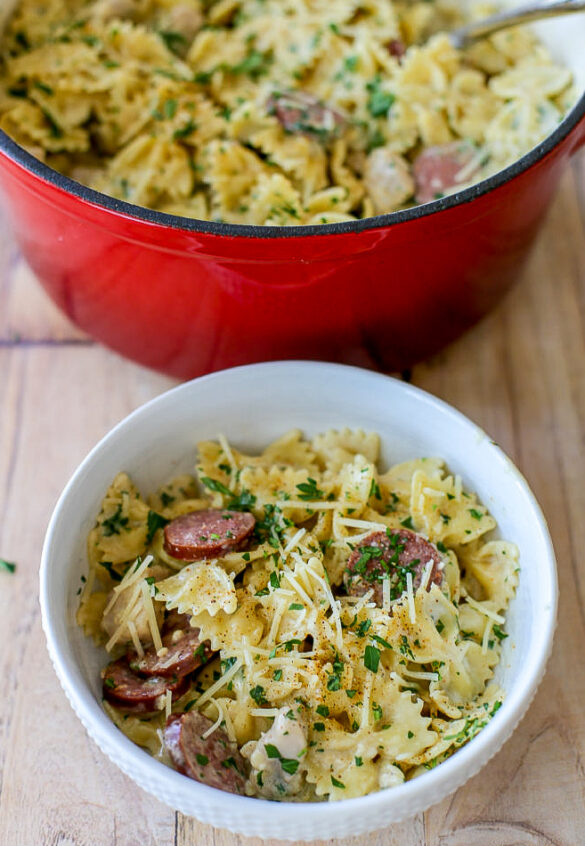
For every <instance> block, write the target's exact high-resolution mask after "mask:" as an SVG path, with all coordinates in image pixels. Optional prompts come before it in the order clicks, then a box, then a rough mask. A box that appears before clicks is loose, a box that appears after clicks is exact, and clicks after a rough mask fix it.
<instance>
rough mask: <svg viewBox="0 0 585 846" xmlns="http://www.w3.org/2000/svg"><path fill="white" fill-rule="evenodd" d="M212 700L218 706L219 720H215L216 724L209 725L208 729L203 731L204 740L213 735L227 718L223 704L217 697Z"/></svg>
mask: <svg viewBox="0 0 585 846" xmlns="http://www.w3.org/2000/svg"><path fill="white" fill-rule="evenodd" d="M211 701H212V702H213V704H214V705H215V707H216V708H217V720H216V721H215V722H214V724H213V725H212V726H209V728H208V729H207V731H204V732H203V734H202V735H201V737H202V739H203V740H207V738H208V737H210V735H212V734H213V732H214V731H215V730H216V729H218V728H219V727H220V725H221V724H222V722H223V721H224V719H225V716H224V711H223V708H222V707H221V705H220V703H219V702H218V701H217V699H212V700H211Z"/></svg>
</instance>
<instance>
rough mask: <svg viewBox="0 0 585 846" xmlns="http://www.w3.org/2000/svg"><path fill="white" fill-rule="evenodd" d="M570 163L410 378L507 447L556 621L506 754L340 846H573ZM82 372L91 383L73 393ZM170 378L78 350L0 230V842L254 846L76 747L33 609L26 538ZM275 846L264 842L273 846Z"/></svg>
mask: <svg viewBox="0 0 585 846" xmlns="http://www.w3.org/2000/svg"><path fill="white" fill-rule="evenodd" d="M584 221H585V159H584V158H583V157H580V158H578V159H577V160H576V161H575V163H574V165H573V169H572V171H570V172H569V173H568V174H567V176H566V178H565V179H564V181H563V184H562V188H561V190H560V192H559V195H558V196H557V198H556V201H555V203H554V206H553V208H552V209H551V213H550V216H549V218H548V220H547V222H546V225H545V227H544V230H543V232H542V235H541V238H540V239H539V242H538V244H537V247H536V249H535V251H534V253H533V256H532V258H531V260H530V262H529V265H528V266H527V268H526V269H525V271H524V273H523V275H522V278H521V279H520V280H519V284H518V286H517V287H516V288H515V289H514V290H513V291H512V292H511V294H510V295H509V296H508V297H507V299H506V300H505V302H504V303H503V304H502V305H501V306H500V307H499V308H498V309H497V310H496V311H495V312H494V313H493V314H491V315H490V316H489V317H488V318H487V319H486V320H484V322H483V323H482V324H481V325H479V326H478V327H476V329H475V330H473V331H472V332H470V333H468V334H467V335H466V336H465V337H464V338H462V339H461V340H460V341H458V342H457V343H455V344H453V345H452V346H451V347H450V348H449V349H447V350H445V351H444V352H442V353H441V354H440V355H438V356H436V357H435V358H434V359H433V360H431V361H429V362H426V363H424V364H421V365H419V366H417V367H416V368H414V370H413V373H412V381H413V382H414V383H415V384H416V385H419V386H420V387H423V388H425V389H427V390H430V391H432V392H433V393H435V394H436V395H438V396H440V397H442V398H443V399H445V400H447V401H448V402H451V403H453V404H454V405H455V406H457V407H458V408H459V409H461V411H463V412H464V413H465V414H467V415H469V416H470V417H471V418H472V419H473V420H475V421H476V422H477V423H478V424H479V425H481V426H482V427H483V428H485V429H486V430H487V431H488V432H489V433H490V435H491V436H492V437H494V439H495V440H496V441H498V443H500V445H501V446H502V447H503V448H504V449H505V450H506V452H508V454H509V455H510V456H511V457H512V459H513V460H514V461H515V462H516V463H517V464H518V466H519V467H520V469H521V470H522V472H523V473H524V474H525V475H526V477H527V479H528V481H529V483H530V485H531V486H532V488H533V490H534V492H535V494H536V496H537V498H538V499H539V501H540V503H541V505H542V507H543V510H544V513H545V515H546V516H547V519H548V521H549V525H550V528H551V533H552V535H553V541H554V544H555V549H556V552H557V556H558V564H559V579H560V586H561V598H560V612H559V626H558V632H557V636H556V642H555V648H554V653H553V657H552V659H551V662H550V664H549V669H548V672H547V674H546V676H545V678H544V679H543V682H542V685H541V687H540V690H539V692H538V694H537V696H536V698H535V700H534V703H533V704H532V706H531V707H530V709H529V712H528V714H527V716H526V717H525V719H524V720H523V722H522V723H521V725H520V726H519V728H518V729H517V731H516V732H515V733H514V735H513V737H512V738H511V740H510V741H509V742H508V743H507V744H506V745H505V746H504V748H503V749H502V750H501V751H500V752H499V753H498V754H497V755H496V756H495V757H494V759H493V760H492V761H491V762H490V763H489V764H488V765H487V766H486V767H485V769H484V770H482V772H481V773H480V774H479V775H477V776H476V777H475V778H474V779H472V780H471V781H470V782H468V783H467V784H466V785H465V786H464V787H463V788H462V789H460V790H459V791H458V792H457V793H456V794H455V795H454V796H453V797H451V798H449V799H447V800H445V801H444V802H442V803H440V804H439V805H437V806H435V807H434V808H432V809H431V810H430V811H428V812H427V813H426V814H424V815H419V816H418V817H415V818H414V819H412V820H409V821H406V822H404V823H401V824H399V825H396V826H392V827H391V828H389V829H388V830H386V831H383V832H378V833H375V834H373V835H370V836H366V837H360V838H356V839H353V840H347V841H344V843H345V844H346V846H358V843H359V844H360V846H581V844H585V835H584V834H583V831H584V830H585V709H584V707H583V703H584V702H585V671H584V664H583V658H582V654H583V647H582V644H583V642H584V641H585V564H584V563H583V554H582V550H583V549H585V520H584V519H583V513H584V511H585V490H584V486H583V479H585V450H584V449H583V441H584V434H585V379H584V378H583V372H584V369H585V227H584ZM88 374H91V378H88ZM171 384H173V383H172V381H171V380H170V379H167V378H165V377H163V376H160V375H157V374H154V373H152V372H149V371H147V370H145V369H143V368H140V367H138V366H136V365H134V364H132V363H129V362H125V361H123V360H122V359H120V358H119V357H118V356H116V355H115V354H113V353H111V352H109V351H107V350H105V349H104V348H102V347H101V346H99V345H97V344H93V343H89V342H87V339H85V337H84V336H83V334H82V333H80V332H79V331H78V330H77V329H75V328H74V327H72V326H71V325H70V324H69V323H68V321H66V320H65V318H63V317H62V316H61V315H60V314H59V313H58V312H57V311H56V310H55V309H54V307H53V306H52V304H51V303H49V302H48V300H47V299H46V297H45V295H44V294H43V293H42V292H41V291H40V289H39V287H38V285H37V283H36V282H35V280H34V279H33V277H32V275H31V274H30V271H28V269H27V268H26V265H25V264H24V263H23V261H22V259H21V258H20V257H19V256H18V253H17V251H16V250H15V248H14V246H13V244H12V241H11V239H10V236H9V235H7V234H6V231H5V230H4V229H3V228H2V229H0V407H1V408H2V414H1V415H0V555H1V556H2V557H4V558H7V559H9V560H12V561H16V562H17V565H18V566H17V571H16V573H15V574H14V575H10V574H8V573H0V584H1V585H2V590H1V591H0V642H1V643H2V644H3V648H2V649H1V650H0V672H1V674H2V678H3V680H4V686H3V694H4V695H3V696H2V698H1V699H0V773H1V793H0V843H1V844H6V846H155V845H156V846H193V844H197V846H212V845H213V846H259V844H260V842H261V841H258V840H249V839H246V838H241V837H238V836H235V835H231V834H229V833H227V832H224V831H219V830H216V829H213V828H211V827H209V826H202V825H201V824H199V823H198V822H197V821H195V820H193V819H189V818H186V817H183V816H182V815H181V814H175V813H174V812H173V811H172V810H170V809H168V808H167V807H166V806H164V805H162V804H160V803H158V802H157V801H156V800H153V799H152V798H151V797H150V796H148V795H147V794H145V793H143V792H142V791H141V790H140V789H139V788H138V787H136V786H135V785H134V784H133V782H131V781H130V780H129V779H128V778H126V776H124V775H123V774H122V773H121V772H120V771H119V770H118V769H117V768H116V767H115V766H114V765H113V764H112V763H111V762H110V761H109V760H108V759H106V758H105V757H104V755H102V753H101V752H100V751H99V749H97V747H96V746H95V745H94V744H93V742H92V741H90V740H89V739H88V738H87V736H86V734H85V732H84V730H83V728H82V727H81V724H80V723H79V721H78V720H77V718H76V717H75V715H74V714H73V711H72V710H71V708H70V706H69V704H68V702H67V700H66V698H65V696H64V694H63V692H62V691H61V688H60V686H59V684H58V682H57V679H56V677H55V674H54V672H53V669H52V667H51V665H50V661H49V659H48V657H47V653H46V650H45V646H44V639H43V635H42V631H41V627H40V618H39V610H38V600H37V594H38V584H37V582H38V577H37V571H38V565H39V557H40V550H41V546H42V540H43V535H44V531H45V528H46V525H47V522H48V519H49V516H50V513H51V510H52V508H53V505H54V503H55V500H56V498H57V496H58V494H59V492H60V491H61V489H62V487H63V485H64V484H65V482H66V480H67V479H68V477H69V476H70V474H71V472H72V471H73V470H74V468H75V467H76V465H77V464H78V462H79V461H80V460H81V458H82V457H83V456H84V455H85V454H86V452H87V451H88V450H89V449H90V448H91V447H92V446H93V444H94V443H95V442H96V441H97V440H98V439H99V438H100V437H101V436H102V435H103V434H104V433H105V432H106V431H107V430H108V429H109V428H110V427H111V426H112V425H114V424H115V423H116V422H117V421H118V420H120V419H121V418H122V417H124V416H125V415H126V414H127V413H128V412H129V411H131V410H132V409H134V408H136V407H137V406H138V405H140V404H141V403H143V402H144V401H146V400H147V399H149V398H150V397H152V396H155V395H157V394H158V393H160V392H161V391H163V390H165V389H166V388H167V387H169V386H170V385H171ZM274 843H275V841H272V844H273V846H274Z"/></svg>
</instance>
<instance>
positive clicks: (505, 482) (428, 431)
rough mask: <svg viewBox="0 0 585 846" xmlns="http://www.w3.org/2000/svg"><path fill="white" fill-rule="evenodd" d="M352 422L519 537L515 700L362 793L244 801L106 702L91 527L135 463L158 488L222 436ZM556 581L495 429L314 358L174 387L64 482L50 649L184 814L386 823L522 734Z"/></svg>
mask: <svg viewBox="0 0 585 846" xmlns="http://www.w3.org/2000/svg"><path fill="white" fill-rule="evenodd" d="M345 426H347V427H350V428H358V427H359V428H363V429H366V430H374V431H377V432H379V433H380V435H381V437H382V443H383V459H382V464H383V465H384V466H387V465H388V464H389V463H396V462H398V461H402V460H406V459H408V458H413V457H416V456H425V455H426V456H440V457H442V458H444V459H445V460H446V462H447V465H448V467H449V469H450V470H451V471H453V472H454V473H458V474H460V475H461V476H462V478H463V481H464V484H465V485H466V486H467V487H468V488H469V489H471V490H473V491H475V492H476V493H477V494H478V495H479V498H480V500H481V501H482V502H483V503H484V504H485V505H486V506H488V508H489V509H490V511H491V512H492V514H493V515H494V517H495V518H496V520H497V522H498V527H499V529H498V534H499V535H501V537H503V538H506V539H508V540H512V541H514V542H515V543H516V544H517V545H518V547H519V549H520V556H521V558H520V560H521V568H522V570H521V574H520V586H519V589H518V592H517V596H516V598H515V599H514V601H513V603H512V606H511V609H510V613H509V618H508V625H507V629H508V631H509V634H510V636H509V638H508V639H507V640H506V641H505V642H504V649H503V655H502V661H501V663H500V665H499V667H498V672H497V680H498V682H499V683H500V684H501V685H502V687H503V688H504V689H505V690H506V694H507V695H506V700H505V703H504V706H503V707H502V708H501V709H500V711H499V712H498V714H497V715H496V716H495V718H494V720H493V721H492V722H491V723H490V724H489V725H488V727H487V728H486V729H485V730H484V731H482V732H481V733H480V734H479V735H478V736H477V737H476V738H475V739H474V740H473V741H472V742H471V744H469V745H468V746H467V747H464V748H463V749H461V750H460V751H459V752H458V753H457V754H456V755H455V756H453V757H452V758H451V759H450V760H448V761H447V762H445V763H443V764H441V765H440V766H439V767H438V768H436V769H435V770H433V771H430V772H429V773H427V774H425V775H424V776H422V777H421V778H419V779H416V780H414V781H412V782H409V783H407V784H405V785H403V786H400V787H398V788H394V789H392V790H391V791H389V792H388V791H385V792H384V793H383V794H381V793H378V794H371V795H369V796H367V797H364V798H362V799H352V800H346V801H343V802H337V803H329V804H320V803H319V804H314V805H304V806H303V814H302V815H299V813H298V808H297V806H295V805H291V804H288V805H287V804H282V803H269V802H264V801H261V800H257V799H247V798H242V797H234V796H230V795H229V794H224V793H222V792H221V791H216V790H212V789H211V788H208V787H205V786H204V785H200V784H198V783H196V782H193V781H189V779H187V778H185V777H183V776H180V775H179V774H178V773H175V772H174V771H172V770H170V769H169V768H167V767H164V766H163V765H162V764H159V763H158V762H156V761H154V760H153V759H151V758H150V757H149V756H148V755H147V753H145V752H143V751H142V750H140V749H139V748H137V747H135V746H134V745H133V744H132V743H130V741H128V740H127V739H126V738H125V737H124V736H123V735H122V734H121V733H120V732H119V731H118V730H117V729H116V728H115V727H114V726H113V724H111V723H110V721H109V719H108V718H107V717H106V715H105V714H104V712H103V711H102V709H101V706H100V683H99V670H100V668H101V667H102V666H103V665H104V664H105V662H106V654H105V652H103V651H100V650H97V649H95V648H94V647H93V645H92V643H91V642H90V641H89V640H88V639H86V638H84V636H83V634H82V632H81V630H80V629H79V628H78V627H77V626H76V624H75V620H74V615H75V610H76V606H77V602H78V597H77V591H78V588H79V586H80V578H81V575H82V574H83V573H85V572H86V570H87V564H86V558H85V543H86V537H87V533H88V531H89V529H90V528H91V526H92V525H93V523H94V520H95V515H96V514H97V512H98V510H99V505H100V502H101V499H102V497H103V495H104V493H105V491H106V489H107V487H108V485H109V484H110V482H111V480H112V478H113V477H114V475H115V474H116V473H117V472H119V471H120V470H126V471H127V472H128V473H130V475H131V476H132V478H133V479H134V480H135V482H136V483H137V484H138V486H139V488H141V489H142V490H143V491H144V493H148V492H149V491H151V490H152V489H154V488H155V487H156V486H158V485H159V484H161V483H163V482H164V481H166V480H168V479H169V478H170V477H172V476H173V475H175V474H177V473H179V472H182V471H191V470H192V468H193V463H194V457H195V447H196V443H197V441H198V440H200V439H205V438H214V437H215V436H216V435H217V433H218V432H223V433H224V434H225V435H226V436H227V438H228V439H229V440H230V441H232V442H233V443H234V444H235V445H236V446H237V447H238V448H242V449H244V450H254V449H260V448H261V447H263V446H264V445H265V444H267V443H268V442H269V441H270V440H271V439H273V438H276V437H278V436H279V435H280V434H282V433H283V432H285V431H286V430H288V429H290V428H293V427H299V428H301V429H302V430H303V431H304V432H305V433H306V434H307V435H312V434H314V433H317V432H320V431H323V430H325V429H328V428H337V429H339V428H343V427H345ZM556 591H557V588H556V573H555V565H554V555H553V551H552V547H551V543H550V538H549V535H548V531H547V528H546V524H545V522H544V519H543V517H542V514H541V513H540V510H539V508H538V505H537V503H536V502H535V500H534V497H533V496H532V494H531V493H530V491H529V489H528V487H527V485H526V482H525V481H524V479H523V478H522V476H521V475H520V474H519V472H518V471H517V470H516V469H515V468H514V466H513V465H512V463H511V462H510V461H509V459H508V458H507V457H506V456H505V455H504V454H503V453H502V452H501V450H500V449H499V448H498V447H497V446H496V445H495V444H494V443H493V442H492V441H491V440H490V438H489V437H488V436H487V435H486V434H484V433H483V432H482V431H481V430H480V429H478V428H477V427H476V426H475V425H474V424H473V423H471V422H470V421H469V420H467V419H466V418H464V417H463V416H462V415H460V414H459V413H458V412H456V411H454V410H453V409H451V408H450V407H449V406H447V405H445V404H444V403H442V402H441V401H439V400H436V399H434V398H433V397H431V396H430V395H428V394H426V393H424V392H422V391H420V390H418V389H416V388H413V387H411V386H409V385H406V384H404V383H402V382H399V381H397V380H394V379H391V378H389V377H385V376H381V375H378V374H374V373H370V372H368V371H362V370H358V369H356V368H349V367H343V366H339V365H330V364H318V363H311V362H275V363H269V364H261V365H252V366H249V367H242V368H235V369H233V370H228V371H223V372H220V373H216V374H213V375H211V376H207V377H203V378H201V379H198V380H195V381H194V382H191V383H187V384H185V385H182V386H180V387H178V388H175V389H174V390H172V391H170V392H168V393H167V394H164V395H163V396H161V397H159V398H157V399H156V400H154V401H152V402H151V403H149V404H147V405H146V406H143V407H142V408H141V409H139V410H138V411H136V412H135V413H134V414H132V415H131V416H130V417H129V418H127V419H126V420H125V421H123V422H122V423H121V424H120V425H119V426H118V427H116V428H115V429H114V430H113V431H112V432H111V433H110V434H109V435H108V436H107V437H106V438H105V439H104V440H103V441H102V442H101V443H100V444H99V445H98V446H97V447H96V448H95V449H94V450H93V451H92V453H91V454H90V455H89V456H88V458H87V459H86V460H85V461H84V463H83V464H82V465H81V466H80V468H79V470H78V471H77V473H76V474H75V476H74V477H73V478H72V480H71V482H70V483H69V485H68V486H67V488H66V489H65V491H64V493H63V495H62V497H61V499H60V501H59V503H58V505H57V507H56V510H55V513H54V515H53V518H52V521H51V524H50V527H49V530H48V533H47V539H46V543H45V548H44V551H43V562H42V567H41V604H42V610H43V622H44V626H45V631H46V634H47V639H48V644H49V651H50V653H51V657H52V659H53V662H54V664H55V668H56V670H57V673H58V675H59V677H60V679H61V682H62V684H63V686H64V689H65V691H66V693H67V695H68V696H69V698H70V701H71V702H72V705H73V707H74V708H75V710H76V711H77V713H78V715H79V716H80V718H81V719H82V721H83V723H84V724H85V726H86V728H88V730H89V732H90V734H91V735H92V736H93V737H94V739H95V740H96V741H97V742H98V744H99V745H100V746H101V747H102V749H103V750H104V751H105V752H106V753H107V754H108V755H110V757H112V758H113V759H114V760H115V761H116V762H117V763H118V764H119V766H121V767H122V769H124V770H125V771H126V772H127V773H128V774H129V775H131V776H132V777H133V778H134V779H135V780H136V781H137V782H138V783H139V784H141V785H142V786H143V787H145V788H146V789H147V790H150V791H151V792H153V793H155V794H156V795H157V796H158V797H159V798H161V799H163V801H166V802H167V803H168V804H170V805H172V806H173V807H176V808H178V809H179V810H182V811H184V812H185V813H188V814H191V815H193V816H197V817H198V818H200V819H202V820H203V821H205V822H211V823H214V824H216V825H220V826H224V827H227V828H231V829H232V830H236V831H240V832H242V833H244V834H248V835H259V836H273V837H281V838H289V839H297V840H299V839H302V838H306V839H310V838H316V837H331V836H334V835H336V836H348V835H351V834H358V833H360V832H362V831H366V830H372V829H375V828H379V827H381V826H382V825H385V824H387V823H388V822H391V821H395V820H398V819H401V818H403V817H405V816H408V815H409V814H413V813H416V812H418V811H420V810H422V809H424V808H425V807H428V806H429V805H431V804H433V803H434V802H436V801H438V800H439V799H441V798H443V797H444V796H445V795H447V794H448V793H449V792H451V791H452V790H453V789H455V788H456V787H457V786H458V785H459V784H461V783H462V782H463V781H465V780H466V779H467V778H468V777H469V776H471V775H472V774H473V773H474V772H476V771H477V770H478V769H479V768H480V767H481V766H482V765H483V764H484V763H485V762H486V761H487V760H488V759H489V757H491V755H492V754H493V753H494V752H495V751H497V749H498V748H499V746H500V745H501V743H502V742H503V741H504V740H505V739H506V737H507V736H508V735H509V734H510V732H511V731H512V729H513V727H514V725H515V724H516V723H517V721H518V720H519V719H520V717H521V716H522V714H523V713H524V710H525V709H526V707H527V706H528V704H529V702H530V699H531V698H532V696H533V694H534V691H535V690H536V686H537V684H538V682H539V681H540V678H541V677H542V674H543V671H544V665H545V662H546V658H547V656H548V653H549V650H550V646H551V641H552V634H553V630H554V621H555V614H556ZM423 782H424V784H423ZM295 808H297V809H296V810H295ZM362 811H363V812H362Z"/></svg>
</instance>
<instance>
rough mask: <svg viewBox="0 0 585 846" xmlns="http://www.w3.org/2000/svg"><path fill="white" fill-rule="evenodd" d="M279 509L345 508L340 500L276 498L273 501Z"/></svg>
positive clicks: (321, 509)
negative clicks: (314, 500)
mask: <svg viewBox="0 0 585 846" xmlns="http://www.w3.org/2000/svg"><path fill="white" fill-rule="evenodd" d="M274 504H275V505H277V506H278V507H279V508H280V509H283V508H304V509H309V510H310V511H333V510H334V509H336V508H347V505H346V504H343V503H341V502H313V501H312V500H306V501H303V500H296V499H278V500H277V501H276V502H275V503H274Z"/></svg>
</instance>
